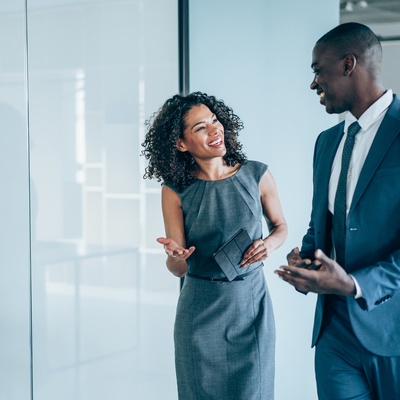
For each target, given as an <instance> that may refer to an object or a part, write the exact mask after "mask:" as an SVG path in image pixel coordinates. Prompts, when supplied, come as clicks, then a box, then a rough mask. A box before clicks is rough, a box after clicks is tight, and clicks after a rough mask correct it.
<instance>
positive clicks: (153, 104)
mask: <svg viewBox="0 0 400 400" xmlns="http://www.w3.org/2000/svg"><path fill="white" fill-rule="evenodd" d="M186 6H188V13H187V14H186V17H187V19H186V28H187V29H186V30H182V29H180V27H182V20H181V19H180V18H179V15H182V14H179V11H182V7H186ZM341 21H342V22H345V21H360V22H363V23H366V24H368V25H369V26H370V27H371V28H372V29H373V30H374V31H375V32H376V33H377V34H378V36H379V37H380V38H381V40H382V44H383V47H384V83H385V85H386V86H387V87H390V88H392V89H393V90H394V91H395V92H397V93H398V92H399V89H400V88H399V82H398V79H397V71H398V66H399V59H400V51H399V40H400V6H399V1H396V0H392V1H378V0H375V1H372V0H370V1H368V2H367V1H354V2H342V1H339V0H329V1H324V2H321V1H320V0H307V1H303V2H299V1H295V0H281V1H279V2H272V1H263V0H247V1H240V0H220V1H218V2H215V1H212V0H202V1H201V2H200V1H195V0H187V1H181V0H180V1H177V0H2V1H1V3H0V33H1V34H0V122H1V128H0V129H1V134H0V182H1V189H2V190H1V196H0V244H1V251H0V332H1V340H0V400H55V399H57V400H111V399H112V400H128V399H129V400H135V399H140V400H173V399H177V392H176V383H175V371H174V358H173V351H174V350H173V340H172V332H173V323H174V315H175V307H176V302H177V299H178V296H179V283H180V282H179V279H177V278H175V277H174V276H172V275H171V274H170V273H169V272H168V271H167V269H166V267H165V254H164V252H163V249H162V248H161V247H160V246H159V245H158V244H157V242H156V240H155V239H156V237H158V236H162V235H163V234H164V227H163V222H162V216H161V207H160V183H159V182H154V181H148V180H146V181H145V180H143V179H142V176H143V174H144V168H145V160H144V158H143V157H141V156H140V152H141V143H142V142H143V139H144V133H145V125H144V123H145V121H146V120H147V119H148V118H149V117H150V116H151V115H152V113H153V112H155V111H156V110H157V109H158V108H159V107H160V106H161V105H162V103H163V102H164V101H165V100H166V99H167V98H168V97H170V96H172V95H173V94H175V93H178V92H179V91H180V90H182V87H183V86H184V89H185V90H190V91H195V90H200V91H203V92H207V93H208V94H213V95H215V96H216V97H218V98H221V99H223V100H224V101H225V102H226V103H227V104H228V105H230V106H231V107H232V108H233V109H234V111H235V112H236V113H237V114H238V115H239V116H240V117H241V119H242V120H243V122H244V126H245V129H244V130H243V131H242V133H241V136H240V138H241V141H242V143H243V145H244V151H245V153H246V155H247V157H248V158H250V159H257V160H260V161H263V162H265V163H267V164H268V165H269V168H270V170H271V172H272V174H273V175H274V177H275V180H276V181H277V184H278V188H279V191H280V197H281V201H282V204H283V208H284V212H285V215H286V218H287V221H288V224H289V229H290V233H289V237H288V239H287V241H286V243H285V244H284V245H283V246H282V247H281V248H280V249H279V250H277V251H276V252H275V253H274V254H273V255H272V256H271V257H270V259H269V260H268V261H267V262H266V263H265V264H266V266H265V274H266V277H267V282H268V285H269V288H270V291H271V296H272V300H273V303H274V310H275V318H276V323H277V360H276V362H277V368H276V399H277V400H287V399H296V400H314V399H316V390H315V383H314V371H313V350H312V349H311V348H310V341H311V329H312V322H313V314H314V304H315V299H316V297H315V296H314V295H308V296H303V295H300V294H298V293H297V292H295V291H294V290H293V289H292V288H291V287H289V286H287V285H285V284H284V283H283V282H281V281H280V280H278V278H277V277H276V276H275V275H274V274H273V270H274V269H276V268H278V267H279V265H281V264H283V263H284V262H285V256H286V254H287V253H288V251H290V249H291V248H293V247H294V246H298V245H300V243H301V239H302V236H303V234H304V233H305V231H306V229H307V225H308V219H309V213H310V202H311V172H312V171H311V168H312V154H313V146H314V141H315V138H316V137H317V135H318V134H319V132H320V131H321V130H323V129H325V128H327V127H329V126H330V125H333V124H335V123H336V122H337V120H338V118H340V117H338V116H332V115H327V114H326V113H325V111H324V108H323V107H321V106H320V104H319V101H318V98H317V97H316V96H315V93H313V92H312V91H311V90H309V85H310V83H311V80H312V79H313V74H312V71H311V68H310V63H311V51H312V48H313V46H314V43H315V41H316V40H317V39H318V38H319V37H320V36H322V35H323V34H324V33H325V32H327V31H328V30H329V29H331V28H333V27H334V26H336V25H337V24H338V23H339V22H341ZM182 49H183V50H184V51H183V53H182ZM180 56H181V57H180ZM182 56H183V58H182ZM182 74H183V75H184V76H183V75H182ZM182 77H183V78H184V79H182ZM182 85H183V86H182ZM265 229H266V228H265ZM288 382H290V384H288ZM221 400H225V399H221ZM226 400H231V399H226ZM232 400H233V399H232Z"/></svg>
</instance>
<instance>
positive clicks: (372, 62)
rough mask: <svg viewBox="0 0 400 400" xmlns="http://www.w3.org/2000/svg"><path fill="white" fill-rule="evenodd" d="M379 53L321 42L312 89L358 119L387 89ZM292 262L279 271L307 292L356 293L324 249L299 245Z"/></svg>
mask: <svg viewBox="0 0 400 400" xmlns="http://www.w3.org/2000/svg"><path fill="white" fill-rule="evenodd" d="M374 57H377V55H376V54H375V55H374V54H373V53H371V54H370V55H365V54H364V55H358V54H356V52H354V53H348V54H344V55H343V54H341V53H340V50H335V48H334V47H331V46H329V44H326V43H317V44H316V46H315V47H314V50H313V54H312V64H311V68H312V69H313V71H314V79H313V81H312V82H311V85H310V88H311V90H315V91H316V93H317V95H318V96H320V103H321V104H322V105H324V106H325V109H326V112H327V113H329V114H339V113H342V112H345V111H350V112H351V113H352V114H353V115H354V116H355V117H356V118H357V119H358V118H360V117H361V115H362V114H363V113H364V112H365V111H366V110H367V109H368V108H369V107H370V106H371V105H372V104H373V103H375V102H376V101H377V100H378V99H379V98H380V97H381V96H382V95H383V94H384V93H385V89H384V87H383V85H382V83H381V81H380V78H379V71H377V68H376V65H379V63H380V61H379V60H376V59H374ZM287 262H288V265H282V266H281V267H280V269H279V270H276V271H275V273H276V274H277V275H278V276H279V277H280V278H281V279H283V280H284V281H285V282H287V283H289V284H290V285H292V286H294V287H295V288H296V289H297V290H298V291H300V292H303V293H308V292H313V293H319V294H336V295H341V296H354V295H355V293H356V288H355V284H354V281H353V279H352V278H351V277H350V276H349V275H348V274H347V273H346V272H345V270H344V269H343V267H342V266H340V265H339V264H338V263H337V262H336V261H335V260H333V259H331V258H329V257H328V256H327V255H326V254H324V253H323V251H322V250H320V249H317V250H316V251H315V259H314V260H310V259H302V258H301V257H300V255H299V249H298V248H297V247H296V248H294V249H293V250H292V251H291V252H290V253H289V254H288V255H287Z"/></svg>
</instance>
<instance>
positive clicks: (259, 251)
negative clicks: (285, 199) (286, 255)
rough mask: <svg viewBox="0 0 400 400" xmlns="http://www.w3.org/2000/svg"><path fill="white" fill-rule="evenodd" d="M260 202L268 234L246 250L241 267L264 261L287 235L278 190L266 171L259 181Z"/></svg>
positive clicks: (270, 175)
mask: <svg viewBox="0 0 400 400" xmlns="http://www.w3.org/2000/svg"><path fill="white" fill-rule="evenodd" d="M259 186H260V200H261V205H262V209H263V215H264V217H265V220H266V222H267V226H268V230H269V234H268V236H267V237H265V238H264V239H258V240H256V241H254V243H253V244H252V245H251V246H250V247H249V248H248V249H247V250H246V252H245V253H244V255H243V260H242V261H241V265H242V267H246V266H248V265H250V264H252V263H254V262H257V261H262V260H265V259H266V258H267V257H268V256H269V254H271V253H272V252H273V251H274V250H275V249H277V248H278V247H279V246H281V245H282V243H283V242H284V241H285V239H286V237H287V233H288V229H287V224H286V220H285V217H284V215H283V211H282V206H281V202H280V200H279V195H278V188H277V186H276V183H275V180H274V178H273V176H272V174H271V173H270V172H269V171H268V170H267V171H266V172H265V174H264V175H263V177H262V178H261V181H260V185H259Z"/></svg>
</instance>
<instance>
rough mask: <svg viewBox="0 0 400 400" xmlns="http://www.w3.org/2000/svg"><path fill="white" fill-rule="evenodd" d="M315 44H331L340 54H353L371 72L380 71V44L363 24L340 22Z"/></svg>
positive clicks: (376, 72)
mask: <svg viewBox="0 0 400 400" xmlns="http://www.w3.org/2000/svg"><path fill="white" fill-rule="evenodd" d="M317 44H326V45H329V46H333V47H334V48H335V49H336V51H337V52H338V53H340V54H341V55H342V56H344V55H346V54H350V53H351V54H354V55H355V56H356V58H357V60H358V61H360V62H362V63H363V64H364V65H365V66H366V68H367V69H368V70H369V72H370V73H371V74H373V75H375V76H377V75H378V74H379V73H380V67H381V63H382V45H381V43H380V41H379V38H378V37H377V36H376V35H375V33H374V32H373V31H372V30H371V29H370V28H369V27H368V26H366V25H364V24H360V23H358V22H346V23H343V24H340V25H338V26H337V27H335V28H333V29H332V30H330V31H329V32H328V33H326V34H325V35H323V36H322V37H321V38H320V39H319V40H318V41H317Z"/></svg>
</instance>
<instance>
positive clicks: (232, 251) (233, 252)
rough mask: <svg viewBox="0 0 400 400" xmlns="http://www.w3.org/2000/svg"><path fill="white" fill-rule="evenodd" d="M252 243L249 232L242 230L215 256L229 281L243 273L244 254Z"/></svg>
mask: <svg viewBox="0 0 400 400" xmlns="http://www.w3.org/2000/svg"><path fill="white" fill-rule="evenodd" d="M252 243H253V241H252V240H251V239H250V236H249V234H248V233H247V231H245V230H244V229H240V230H239V231H238V232H236V233H235V234H234V235H233V236H232V237H231V238H230V239H229V240H228V241H227V242H226V243H225V244H224V245H222V246H221V247H220V248H219V249H218V250H217V251H216V252H215V253H214V254H213V257H214V260H215V261H216V262H217V263H218V265H219V266H220V268H221V269H222V271H223V272H224V274H225V276H226V277H227V279H228V280H229V281H232V280H233V279H235V278H236V277H237V276H238V275H240V274H241V273H242V271H243V270H242V269H241V265H240V261H242V258H243V253H244V252H245V251H246V250H247V248H248V247H249V246H250V245H251V244H252Z"/></svg>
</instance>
